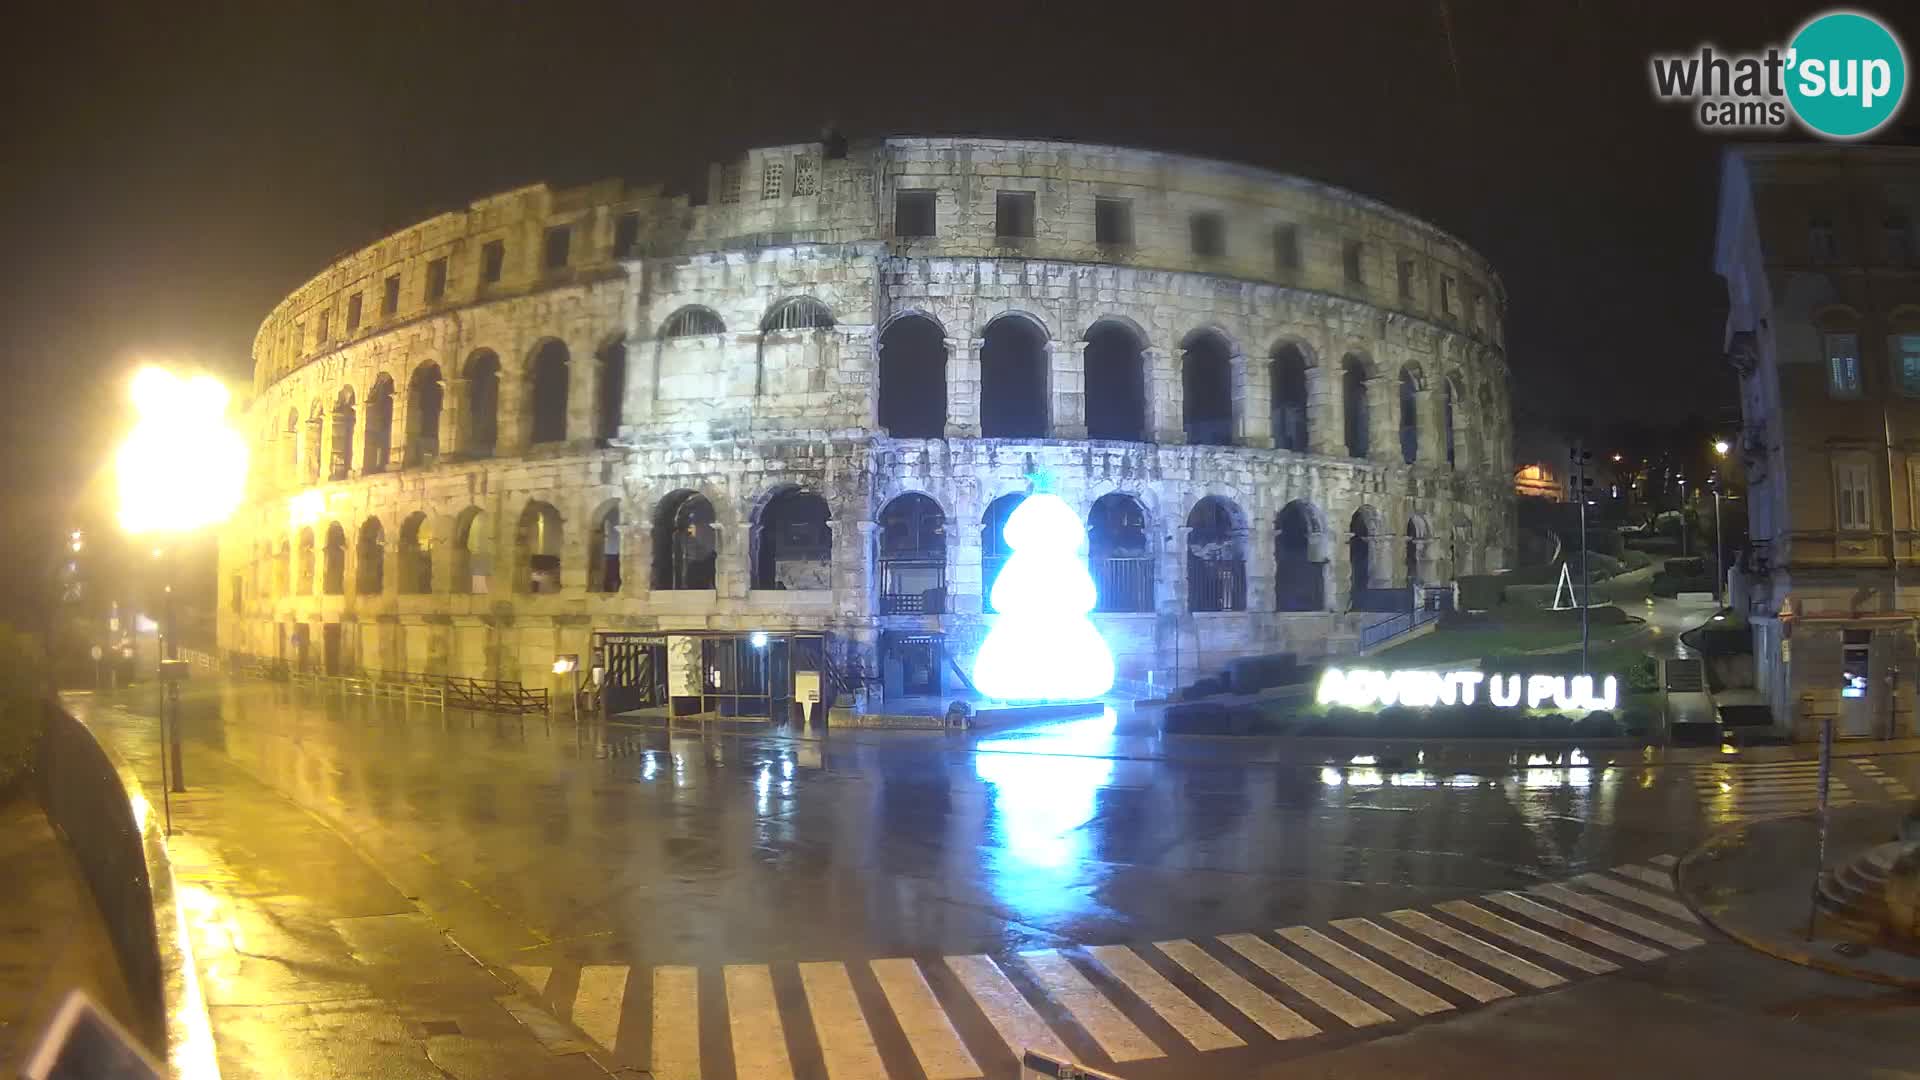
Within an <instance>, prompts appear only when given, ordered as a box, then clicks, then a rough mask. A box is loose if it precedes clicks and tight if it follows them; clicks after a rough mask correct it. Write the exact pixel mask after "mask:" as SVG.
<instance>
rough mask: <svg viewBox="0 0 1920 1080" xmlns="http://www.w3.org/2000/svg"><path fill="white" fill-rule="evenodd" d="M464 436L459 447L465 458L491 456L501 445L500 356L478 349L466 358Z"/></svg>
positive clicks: (491, 351)
mask: <svg viewBox="0 0 1920 1080" xmlns="http://www.w3.org/2000/svg"><path fill="white" fill-rule="evenodd" d="M466 379H467V416H466V426H467V438H466V444H465V445H464V446H462V447H460V449H461V451H462V452H463V453H465V454H466V455H467V456H468V457H492V456H493V453H494V451H495V450H496V449H498V448H499V446H500V358H499V357H498V356H495V355H494V354H493V350H491V349H481V350H480V351H478V352H476V353H474V354H473V355H472V356H469V357H468V358H467V366H466Z"/></svg>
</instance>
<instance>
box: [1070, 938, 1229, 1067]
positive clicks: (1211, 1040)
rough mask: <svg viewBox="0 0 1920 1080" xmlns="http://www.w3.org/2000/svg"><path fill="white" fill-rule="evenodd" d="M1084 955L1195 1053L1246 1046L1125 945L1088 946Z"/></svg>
mask: <svg viewBox="0 0 1920 1080" xmlns="http://www.w3.org/2000/svg"><path fill="white" fill-rule="evenodd" d="M1087 955H1088V956H1091V957H1093V959H1094V961H1095V962H1096V963H1098V964H1099V965H1100V966H1101V967H1103V968H1106V969H1107V974H1109V975H1112V976H1113V977H1114V978H1116V979H1118V980H1120V982H1121V983H1122V984H1124V985H1125V986H1126V988H1127V989H1128V990H1131V991H1133V994H1134V996H1135V997H1137V998H1139V999H1140V1000H1141V1001H1144V1002H1146V1003H1147V1005H1148V1006H1150V1007H1151V1008H1152V1009H1153V1011H1154V1012H1156V1013H1158V1014H1159V1015H1160V1019H1162V1020H1165V1021H1166V1022H1167V1025H1168V1026H1169V1027H1171V1028H1173V1030H1175V1031H1177V1032H1179V1033H1180V1037H1181V1038H1183V1039H1185V1040H1187V1041H1188V1042H1190V1043H1192V1044H1193V1048H1194V1049H1195V1050H1220V1049H1224V1048H1226V1047H1229V1046H1245V1045H1247V1044H1246V1040H1244V1039H1242V1038H1240V1036H1238V1035H1235V1034H1234V1033H1233V1032H1232V1031H1230V1030H1228V1029H1227V1026H1226V1025H1225V1024H1222V1023H1221V1022H1220V1021H1218V1020H1215V1019H1214V1018H1213V1015H1212V1014H1211V1013H1209V1012H1207V1010H1205V1009H1203V1008H1201V1007H1200V1006H1199V1004H1198V1003H1196V1002H1195V1001H1194V1000H1193V999H1192V998H1190V997H1188V996H1187V995H1185V994H1183V993H1181V992H1180V988H1179V987H1177V986H1175V985H1173V984H1172V983H1170V982H1168V981H1167V978H1166V976H1164V975H1162V974H1160V973H1159V972H1158V971H1155V970H1154V969H1153V966H1152V965H1151V964H1148V963H1147V962H1146V961H1145V960H1142V959H1141V958H1140V957H1139V956H1138V955H1137V954H1135V953H1134V951H1133V950H1132V949H1129V948H1127V947H1126V946H1125V945H1094V946H1090V947H1089V948H1088V949H1087Z"/></svg>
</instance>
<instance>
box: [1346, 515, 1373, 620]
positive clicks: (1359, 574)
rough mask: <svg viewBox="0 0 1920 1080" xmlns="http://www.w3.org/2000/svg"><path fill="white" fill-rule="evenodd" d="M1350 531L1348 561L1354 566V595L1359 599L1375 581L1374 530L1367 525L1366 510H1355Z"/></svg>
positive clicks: (1349, 527)
mask: <svg viewBox="0 0 1920 1080" xmlns="http://www.w3.org/2000/svg"><path fill="white" fill-rule="evenodd" d="M1348 532H1349V533H1350V534H1351V535H1350V538H1349V539H1348V540H1347V561H1348V562H1349V563H1350V564H1351V565H1352V567H1353V595H1354V597H1355V598H1356V599H1358V598H1360V597H1361V596H1362V594H1364V593H1365V592H1366V591H1367V588H1368V586H1369V585H1370V584H1371V582H1372V581H1373V539H1372V537H1373V531H1372V530H1371V529H1369V528H1368V527H1367V518H1366V514H1365V512H1364V511H1360V510H1355V511H1354V512H1353V520H1352V521H1351V522H1349V523H1348Z"/></svg>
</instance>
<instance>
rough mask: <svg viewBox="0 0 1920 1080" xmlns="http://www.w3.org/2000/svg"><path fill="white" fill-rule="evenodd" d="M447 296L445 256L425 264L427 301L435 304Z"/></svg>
mask: <svg viewBox="0 0 1920 1080" xmlns="http://www.w3.org/2000/svg"><path fill="white" fill-rule="evenodd" d="M446 296H447V257H446V256H445V255H442V256H440V257H439V258H437V259H435V260H433V261H432V262H430V263H428V264H427V303H429V304H437V303H439V302H440V301H442V300H444V299H446Z"/></svg>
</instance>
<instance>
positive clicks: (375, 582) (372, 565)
mask: <svg viewBox="0 0 1920 1080" xmlns="http://www.w3.org/2000/svg"><path fill="white" fill-rule="evenodd" d="M353 563H354V575H353V578H354V582H353V584H354V590H353V591H354V592H355V593H358V594H359V595H361V596H379V595H380V594H381V593H382V592H383V591H385V589H386V586H387V530H386V528H385V527H384V526H382V525H381V524H380V519H379V518H377V517H370V518H368V519H367V520H366V521H364V522H362V523H361V525H360V541H359V543H358V544H357V545H356V546H355V548H354V553H353Z"/></svg>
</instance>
